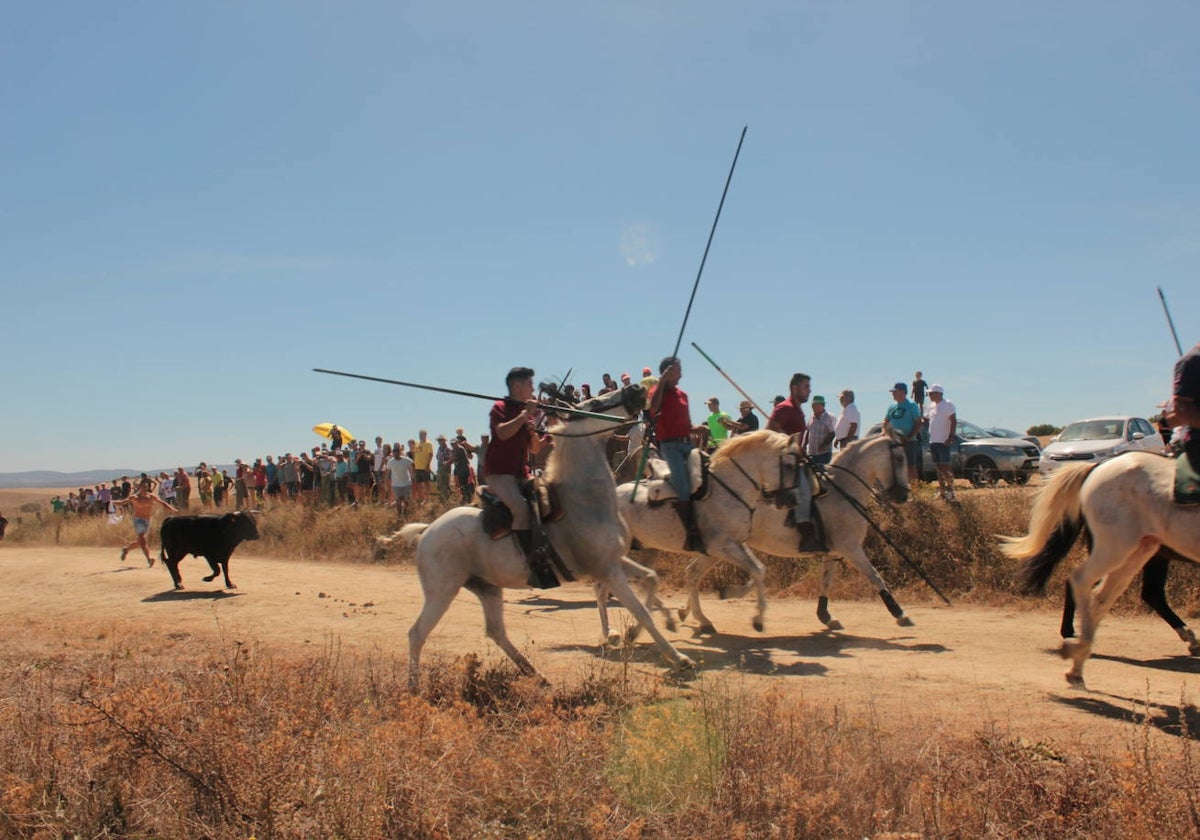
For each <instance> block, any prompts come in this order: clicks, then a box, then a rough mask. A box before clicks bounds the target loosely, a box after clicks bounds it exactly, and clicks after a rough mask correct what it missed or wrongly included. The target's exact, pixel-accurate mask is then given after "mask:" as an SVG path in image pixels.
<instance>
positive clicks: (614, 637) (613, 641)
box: [600, 630, 621, 650]
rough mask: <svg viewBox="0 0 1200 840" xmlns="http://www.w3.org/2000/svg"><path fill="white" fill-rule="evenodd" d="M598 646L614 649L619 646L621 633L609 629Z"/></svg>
mask: <svg viewBox="0 0 1200 840" xmlns="http://www.w3.org/2000/svg"><path fill="white" fill-rule="evenodd" d="M600 646H601V647H606V648H609V649H610V650H616V649H617V648H619V647H620V646H621V634H620V633H618V632H617V631H616V630H609V631H608V636H607V637H605V639H604V641H603V642H601V643H600Z"/></svg>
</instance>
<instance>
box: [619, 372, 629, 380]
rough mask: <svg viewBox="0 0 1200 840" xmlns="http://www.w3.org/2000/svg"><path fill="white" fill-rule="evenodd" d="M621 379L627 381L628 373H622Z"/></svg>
mask: <svg viewBox="0 0 1200 840" xmlns="http://www.w3.org/2000/svg"><path fill="white" fill-rule="evenodd" d="M621 378H622V379H628V378H629V374H628V373H622V374H621Z"/></svg>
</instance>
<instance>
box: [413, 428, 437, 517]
mask: <svg viewBox="0 0 1200 840" xmlns="http://www.w3.org/2000/svg"><path fill="white" fill-rule="evenodd" d="M417 436H418V437H419V438H420V440H419V441H418V442H417V445H416V446H414V447H413V455H412V460H413V474H414V476H415V477H414V479H413V498H414V499H416V500H417V501H418V502H424V501H428V500H429V485H430V484H432V483H433V467H432V464H433V444H432V443H430V442H429V432H428V431H427V430H426V429H421V431H420V432H419V433H418V435H417Z"/></svg>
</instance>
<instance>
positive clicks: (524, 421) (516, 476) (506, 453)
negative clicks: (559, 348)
mask: <svg viewBox="0 0 1200 840" xmlns="http://www.w3.org/2000/svg"><path fill="white" fill-rule="evenodd" d="M504 385H505V387H506V388H507V389H508V396H506V397H505V398H504V399H502V400H497V401H496V402H495V403H493V404H492V410H491V413H490V414H489V415H488V426H489V428H490V431H491V437H492V439H491V443H490V444H489V445H488V448H487V452H486V453H485V454H484V461H483V469H484V474H485V480H486V481H487V485H488V488H489V489H490V490H491V491H492V493H494V494H495V495H496V496H497V497H498V498H499V499H500V501H501V502H503V503H504V506H505V507H506V508H508V510H509V512H510V513H511V514H512V533H513V535H514V536H515V537H516V538H517V542H518V543H519V544H520V546H521V550H522V551H523V552H524V554H525V557H526V558H527V559H528V560H529V567H530V575H529V584H530V586H537V587H540V588H542V589H549V588H551V587H554V586H558V585H559V583H558V578H557V577H555V575H554V571H553V570H552V569H551V567H550V561H549V559H548V558H547V557H546V556H545V554H544V552H534V551H533V534H532V532H531V530H530V529H531V525H532V523H531V517H530V514H529V502H528V501H527V500H526V498H525V496H524V495H523V494H522V493H521V485H522V483H524V482H525V481H526V480H528V478H529V456H530V455H531V454H534V455H536V454H537V453H538V452H540V451H541V450H542V447H543V446H546V445H548V444H549V443H550V439H549V437H546V436H543V435H540V434H538V432H537V431H536V430H535V428H534V423H535V418H536V416H537V414H538V403H537V401H536V400H535V399H534V398H533V369H532V368H527V367H515V368H513V369H512V370H510V371H509V372H508V375H507V376H505V377H504ZM500 536H502V535H500Z"/></svg>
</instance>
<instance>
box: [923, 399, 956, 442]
mask: <svg viewBox="0 0 1200 840" xmlns="http://www.w3.org/2000/svg"><path fill="white" fill-rule="evenodd" d="M955 414H958V409H956V408H955V407H954V403H952V402H950V400H946V399H943V400H942V401H941V402H933V401H932V400H930V401H929V404H928V405H926V406H925V419H926V420H928V421H929V440H930V441H931V442H933V443H945V442H946V438H947V437H949V436H950V418H951V417H953V416H954V415H955Z"/></svg>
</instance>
